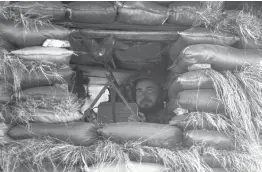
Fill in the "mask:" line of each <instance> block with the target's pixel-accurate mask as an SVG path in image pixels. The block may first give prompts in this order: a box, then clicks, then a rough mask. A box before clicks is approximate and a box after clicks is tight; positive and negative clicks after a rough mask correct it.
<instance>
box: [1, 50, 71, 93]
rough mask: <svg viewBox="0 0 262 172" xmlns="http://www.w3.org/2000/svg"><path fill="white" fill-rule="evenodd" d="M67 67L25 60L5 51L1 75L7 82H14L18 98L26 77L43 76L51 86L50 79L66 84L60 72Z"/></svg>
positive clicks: (2, 58)
mask: <svg viewBox="0 0 262 172" xmlns="http://www.w3.org/2000/svg"><path fill="white" fill-rule="evenodd" d="M66 67H68V66H67V65H64V64H57V63H52V62H42V61H39V62H38V61H29V60H23V59H20V58H18V57H17V56H14V55H10V54H9V53H8V52H7V51H4V53H3V56H2V57H1V62H0V74H1V79H3V80H5V81H6V82H7V81H10V79H11V80H12V82H13V89H14V92H15V93H16V97H20V92H21V82H22V79H23V78H24V76H26V75H28V76H29V77H30V76H34V77H36V78H38V77H39V75H40V74H42V75H43V76H44V77H45V78H46V80H47V81H48V82H49V83H50V84H51V81H50V80H49V77H52V78H54V77H55V78H56V79H57V80H58V81H59V82H61V83H66V81H65V80H64V79H63V76H61V74H60V73H59V70H61V69H63V68H66ZM10 75H11V76H10Z"/></svg>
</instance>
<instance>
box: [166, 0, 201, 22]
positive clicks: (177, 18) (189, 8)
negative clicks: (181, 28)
mask: <svg viewBox="0 0 262 172" xmlns="http://www.w3.org/2000/svg"><path fill="white" fill-rule="evenodd" d="M168 7H169V9H170V15H169V18H168V20H167V22H168V23H174V24H180V25H185V26H191V25H192V24H193V23H194V21H195V20H196V18H197V15H198V14H197V11H199V10H200V9H201V2H199V1H188V2H182V1H181V2H179V1H177V2H173V3H171V4H169V6H168Z"/></svg>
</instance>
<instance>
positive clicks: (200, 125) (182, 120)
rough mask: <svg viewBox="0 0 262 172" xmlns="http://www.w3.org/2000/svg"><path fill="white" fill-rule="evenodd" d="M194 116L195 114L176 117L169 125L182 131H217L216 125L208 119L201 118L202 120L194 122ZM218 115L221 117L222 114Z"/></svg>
mask: <svg viewBox="0 0 262 172" xmlns="http://www.w3.org/2000/svg"><path fill="white" fill-rule="evenodd" d="M196 113H200V112H196ZM192 115H193V114H183V115H178V116H175V117H173V118H172V119H171V120H170V121H169V124H170V125H172V126H176V127H178V128H180V129H181V130H182V131H188V130H216V128H215V127H214V125H212V124H211V123H210V122H208V120H207V118H205V117H203V118H199V119H200V120H199V121H197V120H194V121H192ZM216 115H220V114H216ZM190 117H191V118H190ZM190 119H191V120H190Z"/></svg>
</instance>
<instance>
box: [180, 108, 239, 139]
mask: <svg viewBox="0 0 262 172" xmlns="http://www.w3.org/2000/svg"><path fill="white" fill-rule="evenodd" d="M185 121H186V122H187V123H188V124H190V126H193V127H195V128H194V129H195V130H197V129H199V128H201V126H203V124H204V123H208V127H210V128H209V129H212V130H216V131H219V132H223V133H225V134H227V135H231V133H232V131H233V129H234V128H235V127H234V124H232V122H231V121H230V120H229V119H228V118H227V117H226V116H225V115H220V114H212V113H207V112H190V113H189V116H188V118H187V119H186V120H185Z"/></svg>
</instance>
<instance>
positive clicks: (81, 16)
mask: <svg viewBox="0 0 262 172" xmlns="http://www.w3.org/2000/svg"><path fill="white" fill-rule="evenodd" d="M68 8H69V12H70V14H69V18H70V20H71V21H73V22H82V23H91V24H106V23H112V22H114V21H115V17H116V13H117V9H116V7H115V6H114V5H113V4H112V3H110V2H102V1H98V2H92V1H89V2H85V1H82V2H72V3H69V4H68Z"/></svg>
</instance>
